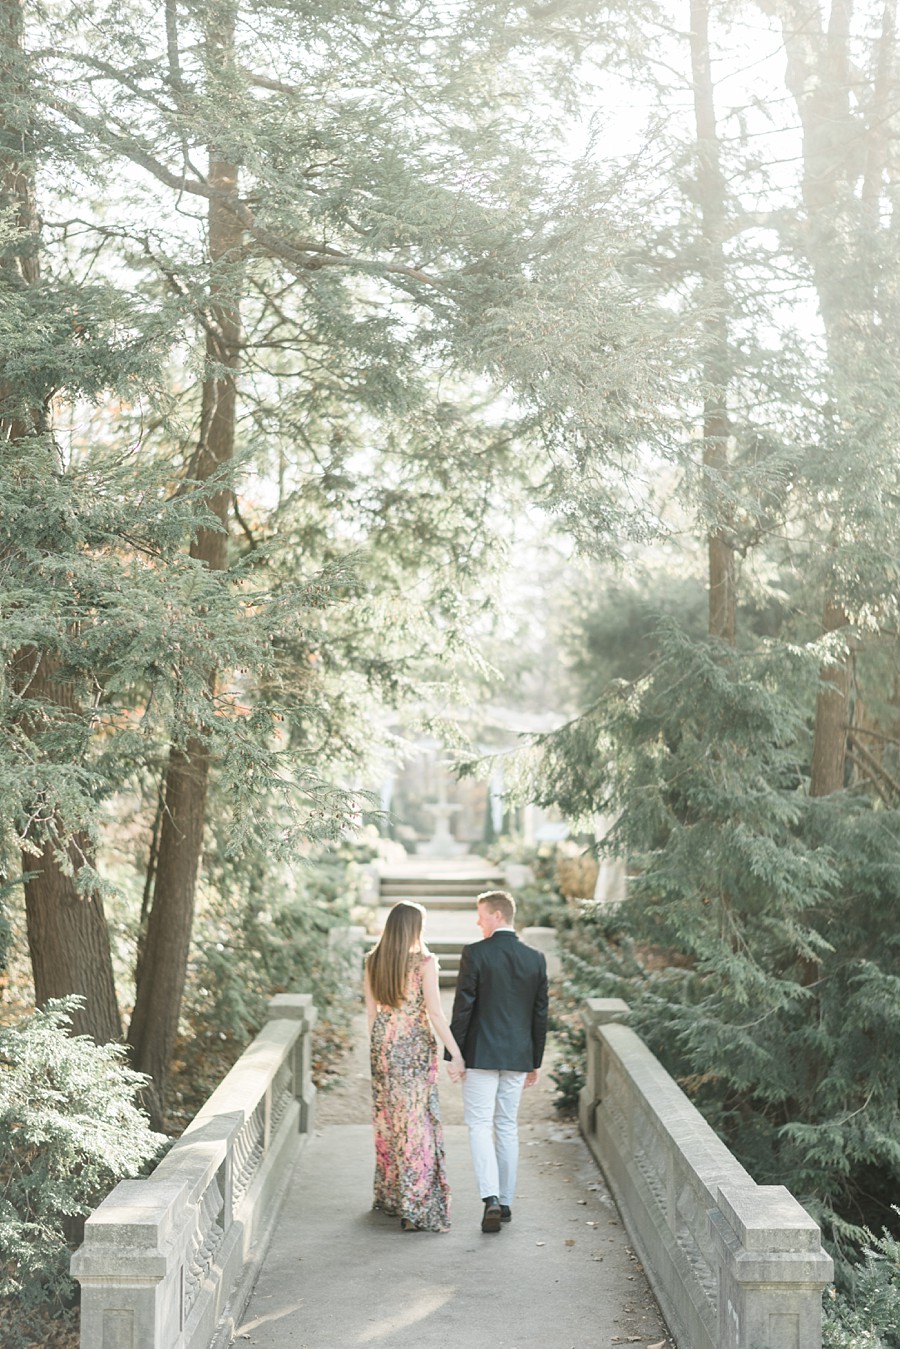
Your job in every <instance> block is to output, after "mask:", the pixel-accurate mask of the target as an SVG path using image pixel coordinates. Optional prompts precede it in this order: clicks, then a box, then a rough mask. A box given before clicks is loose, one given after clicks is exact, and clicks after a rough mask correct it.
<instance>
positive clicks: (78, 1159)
mask: <svg viewBox="0 0 900 1349" xmlns="http://www.w3.org/2000/svg"><path fill="white" fill-rule="evenodd" d="M76 1001H77V1000H76V999H73V998H68V999H62V1000H59V1001H55V1002H52V1003H48V1005H47V1006H46V1007H45V1008H44V1009H43V1010H41V1011H39V1012H35V1013H34V1015H33V1016H30V1017H28V1018H27V1019H25V1020H24V1021H21V1022H20V1023H18V1024H17V1025H15V1026H11V1027H9V1028H7V1029H4V1030H0V1307H2V1306H3V1305H4V1304H5V1306H6V1313H5V1314H6V1315H7V1316H10V1317H13V1318H14V1328H15V1330H16V1332H17V1333H20V1334H21V1335H22V1337H23V1340H24V1339H27V1338H28V1327H29V1324H30V1317H31V1315H32V1313H34V1314H35V1315H40V1314H50V1315H52V1316H54V1317H60V1318H63V1317H65V1316H66V1315H67V1312H68V1309H69V1308H70V1306H71V1304H72V1299H73V1294H74V1284H73V1281H72V1280H71V1279H70V1277H69V1272H68V1260H69V1252H70V1247H71V1245H72V1244H73V1243H75V1244H77V1241H78V1240H79V1231H80V1222H79V1220H80V1219H83V1218H84V1217H85V1216H86V1215H87V1214H88V1213H90V1212H91V1210H92V1209H93V1208H95V1207H96V1205H97V1204H98V1203H99V1202H100V1200H101V1199H102V1198H103V1197H104V1195H106V1194H107V1193H108V1191H109V1190H110V1189H111V1188H112V1187H113V1186H114V1185H115V1184H116V1183H117V1182H118V1181H119V1180H121V1179H123V1178H124V1177H127V1176H134V1175H137V1174H139V1173H140V1172H141V1170H142V1169H144V1168H145V1167H147V1165H148V1164H149V1163H151V1162H153V1161H155V1160H156V1159H157V1158H158V1156H159V1153H160V1148H161V1147H162V1145H163V1143H164V1141H165V1140H164V1139H163V1138H162V1137H161V1135H159V1134H155V1133H152V1132H151V1130H150V1128H149V1126H148V1124H147V1119H146V1116H145V1115H144V1114H143V1112H142V1111H141V1110H140V1109H139V1108H138V1106H137V1105H136V1104H135V1101H136V1097H137V1096H138V1094H139V1092H140V1089H141V1085H142V1082H143V1081H144V1079H143V1078H142V1077H141V1076H140V1075H139V1074H137V1073H134V1072H132V1071H131V1070H130V1069H128V1068H126V1067H125V1066H124V1065H123V1063H122V1055H123V1052H124V1051H123V1050H122V1048H121V1047H120V1046H117V1045H103V1046H98V1045H96V1044H94V1042H93V1041H92V1040H89V1039H88V1038H87V1037H85V1036H78V1037H75V1038H73V1037H72V1036H71V1035H70V1034H69V1033H68V1027H69V1025H70V1022H71V1012H72V1009H73V1007H74V1006H75V1004H76ZM13 1308H15V1311H13ZM3 1343H4V1345H13V1344H14V1343H15V1340H14V1338H13V1339H10V1338H9V1337H8V1336H7V1337H6V1338H4V1340H3Z"/></svg>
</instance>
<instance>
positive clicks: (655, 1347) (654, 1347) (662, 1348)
mask: <svg viewBox="0 0 900 1349" xmlns="http://www.w3.org/2000/svg"><path fill="white" fill-rule="evenodd" d="M647 1349H666V1342H665V1340H660V1342H659V1344H648V1345H647Z"/></svg>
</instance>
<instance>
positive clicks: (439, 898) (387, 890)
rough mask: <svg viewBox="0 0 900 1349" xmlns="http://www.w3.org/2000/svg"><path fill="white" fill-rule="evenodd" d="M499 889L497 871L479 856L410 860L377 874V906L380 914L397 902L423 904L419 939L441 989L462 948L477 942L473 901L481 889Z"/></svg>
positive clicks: (449, 982) (450, 979)
mask: <svg viewBox="0 0 900 1349" xmlns="http://www.w3.org/2000/svg"><path fill="white" fill-rule="evenodd" d="M502 886H503V874H502V872H500V871H497V870H495V869H494V868H493V867H492V866H491V864H490V863H489V862H485V860H484V858H481V857H464V858H453V859H447V860H446V861H444V860H442V859H437V858H421V859H416V858H410V860H409V862H408V863H405V864H404V865H403V866H401V867H396V868H392V869H391V870H390V871H385V872H383V873H382V875H381V878H380V882H379V896H378V902H379V905H380V907H381V908H382V910H383V916H386V915H387V910H388V909H389V908H390V907H391V906H392V905H393V904H396V903H397V901H398V900H401V899H407V900H413V901H415V903H417V904H421V905H423V907H424V908H425V910H426V913H427V915H428V916H427V918H426V922H425V941H426V943H427V945H428V949H429V950H430V951H433V952H434V954H435V955H436V956H437V958H438V962H439V964H440V968H441V974H440V983H441V987H443V988H452V987H453V986H454V985H455V983H456V976H457V974H458V972H459V956H460V952H461V951H462V948H463V947H464V946H466V945H468V944H469V943H471V942H473V941H480V939H481V933H480V932H479V930H478V928H477V927H476V925H475V917H476V914H475V899H476V897H477V896H478V895H480V894H481V892H482V891H483V890H496V889H499V888H501V887H502Z"/></svg>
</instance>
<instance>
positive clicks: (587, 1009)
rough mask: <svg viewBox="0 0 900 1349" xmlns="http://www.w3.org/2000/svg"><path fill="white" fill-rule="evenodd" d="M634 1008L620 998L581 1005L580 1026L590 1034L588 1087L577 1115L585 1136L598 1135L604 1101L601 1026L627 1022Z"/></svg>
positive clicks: (587, 1066)
mask: <svg viewBox="0 0 900 1349" xmlns="http://www.w3.org/2000/svg"><path fill="white" fill-rule="evenodd" d="M630 1015H631V1008H630V1007H629V1006H628V1003H627V1002H624V1001H623V1000H622V999H621V998H585V1000H584V1002H583V1003H582V1005H581V1024H582V1025H583V1026H584V1029H585V1032H586V1034H587V1062H586V1072H585V1083H584V1086H583V1087H582V1088H581V1094H580V1098H579V1106H578V1114H579V1121H580V1124H581V1131H582V1133H583V1134H584V1135H585V1136H586V1137H588V1136H590V1135H592V1134H594V1133H595V1132H596V1112H597V1107H598V1105H599V1104H600V1102H601V1101H602V1100H603V1096H604V1091H605V1083H604V1077H603V1042H602V1040H601V1039H600V1037H599V1035H597V1033H596V1032H597V1029H598V1027H600V1026H609V1025H611V1024H613V1023H618V1022H624V1021H627V1020H628V1018H629V1017H630Z"/></svg>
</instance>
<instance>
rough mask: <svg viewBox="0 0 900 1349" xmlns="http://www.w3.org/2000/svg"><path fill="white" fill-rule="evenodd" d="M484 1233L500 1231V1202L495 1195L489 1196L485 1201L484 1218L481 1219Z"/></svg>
mask: <svg viewBox="0 0 900 1349" xmlns="http://www.w3.org/2000/svg"><path fill="white" fill-rule="evenodd" d="M481 1230H482V1232H499V1231H500V1200H499V1199H498V1198H497V1196H496V1195H495V1194H489V1195H488V1197H487V1199H485V1201H484V1216H483V1217H482V1219H481Z"/></svg>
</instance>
